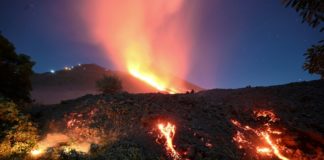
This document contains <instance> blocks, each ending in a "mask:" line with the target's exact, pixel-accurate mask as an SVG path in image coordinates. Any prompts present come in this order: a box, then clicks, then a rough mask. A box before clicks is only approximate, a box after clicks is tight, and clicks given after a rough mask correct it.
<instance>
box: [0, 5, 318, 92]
mask: <svg viewBox="0 0 324 160" xmlns="http://www.w3.org/2000/svg"><path fill="white" fill-rule="evenodd" d="M73 2H77V1H66V0H55V1H53V0H1V2H0V22H1V23H0V30H1V32H2V34H3V35H5V36H6V37H7V38H8V39H9V40H10V41H12V42H13V43H14V44H15V46H16V48H17V51H18V52H21V53H26V54H28V55H30V56H31V57H32V59H33V60H34V61H36V62H37V64H36V66H35V67H34V70H35V71H36V72H45V71H49V70H50V69H60V68H63V67H64V66H65V65H76V64H78V63H97V64H100V65H102V66H104V67H107V68H113V66H111V65H110V62H109V59H107V57H106V56H105V53H104V52H103V51H102V50H100V49H99V47H98V46H95V45H93V44H89V43H87V40H86V39H85V36H84V35H83V34H84V33H85V32H86V31H85V30H84V26H81V25H80V24H82V23H80V17H79V16H78V14H77V13H76V11H75V10H73V9H72V8H76V7H75V6H77V3H75V4H73ZM198 2H199V3H200V4H199V5H198V6H197V9H198V10H199V12H197V14H198V15H197V17H198V21H197V26H196V28H195V30H196V32H195V36H194V37H195V40H194V46H193V53H194V54H193V56H194V58H193V61H192V68H191V70H190V74H189V77H188V80H189V81H191V82H194V83H196V84H198V85H201V86H203V87H206V88H237V87H244V86H247V85H252V86H256V85H258V86H260V85H262V86H265V85H273V84H282V83H288V82H295V81H300V80H312V79H318V78H319V77H318V76H314V75H309V74H308V73H307V72H305V71H303V70H302V64H303V61H304V57H303V53H304V52H305V51H306V49H307V48H308V47H310V46H311V45H312V44H315V43H317V42H318V41H319V40H321V39H323V38H324V37H323V33H320V32H319V31H318V30H314V29H312V28H310V27H309V26H308V25H307V24H301V18H300V17H299V16H298V14H297V13H296V12H295V11H294V10H293V9H291V8H285V7H284V6H283V5H282V4H281V1H280V0H262V1H260V0H244V1H243V0H201V1H198ZM71 5H74V7H71Z"/></svg>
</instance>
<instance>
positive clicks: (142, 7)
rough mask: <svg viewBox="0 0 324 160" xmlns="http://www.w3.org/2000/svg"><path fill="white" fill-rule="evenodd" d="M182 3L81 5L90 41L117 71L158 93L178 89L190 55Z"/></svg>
mask: <svg viewBox="0 0 324 160" xmlns="http://www.w3.org/2000/svg"><path fill="white" fill-rule="evenodd" d="M188 3H189V2H188V1H185V0H171V1H166V0H154V1H152V0H136V1H134V0H122V1H121V0H96V1H84V2H82V3H81V7H80V8H81V10H80V12H81V15H82V17H83V20H84V22H85V25H86V27H87V30H88V31H89V38H90V40H91V42H92V43H96V44H97V45H99V46H101V47H102V49H103V50H104V51H106V53H107V55H108V57H109V60H110V61H112V62H113V63H114V65H115V67H117V69H119V70H122V71H126V72H128V73H130V74H131V75H133V76H134V77H136V78H138V79H140V80H142V81H144V82H146V83H147V84H149V85H151V86H152V87H154V88H156V90H157V91H164V92H168V93H176V92H179V91H180V90H183V91H187V90H189V89H191V88H183V86H181V84H179V83H180V82H179V80H177V79H176V78H175V77H174V76H177V77H180V78H185V77H186V75H187V70H188V63H189V58H190V53H189V51H190V50H191V48H190V47H191V43H192V42H191V39H192V38H191V35H192V34H191V32H192V31H191V27H192V26H193V25H192V24H193V23H192V22H191V21H192V19H193V18H188V16H190V15H191V12H192V11H191V7H188Z"/></svg>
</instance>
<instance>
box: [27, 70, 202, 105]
mask: <svg viewBox="0 0 324 160" xmlns="http://www.w3.org/2000/svg"><path fill="white" fill-rule="evenodd" d="M103 75H108V76H109V75H116V76H118V77H119V79H120V80H121V81H122V85H123V89H124V91H127V92H129V93H154V92H157V90H156V89H155V88H152V87H151V86H149V85H148V84H146V83H145V82H143V81H140V80H138V79H136V78H134V77H133V76H131V75H130V74H127V73H123V72H118V71H112V70H106V69H105V68H103V67H100V66H98V65H96V64H82V65H80V66H75V67H73V68H71V70H59V71H56V72H55V73H54V74H52V73H50V72H47V73H38V74H35V75H33V77H32V86H33V91H32V98H33V99H35V101H36V102H38V103H42V104H55V103H59V102H60V101H62V100H67V99H73V98H77V97H80V96H84V95H86V94H97V93H98V92H97V89H96V86H95V84H96V81H97V80H99V79H101V78H102V77H103ZM180 82H181V83H183V85H184V86H185V88H188V89H189V90H191V89H194V90H196V91H199V90H202V88H200V87H198V86H197V85H194V84H192V83H189V82H187V81H184V80H180Z"/></svg>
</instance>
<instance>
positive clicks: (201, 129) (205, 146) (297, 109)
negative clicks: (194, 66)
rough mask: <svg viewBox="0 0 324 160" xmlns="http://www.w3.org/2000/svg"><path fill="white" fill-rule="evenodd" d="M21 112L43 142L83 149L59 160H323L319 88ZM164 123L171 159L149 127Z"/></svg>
mask: <svg viewBox="0 0 324 160" xmlns="http://www.w3.org/2000/svg"><path fill="white" fill-rule="evenodd" d="M27 111H28V112H29V113H30V114H31V115H32V118H33V121H34V122H36V123H38V125H39V130H40V131H41V135H42V138H43V139H46V136H48V135H50V134H61V135H65V136H67V137H69V138H70V139H71V141H73V142H74V143H75V144H77V145H79V146H81V145H85V146H88V149H89V151H87V152H86V153H83V152H75V153H74V152H69V154H60V156H59V157H60V159H64V158H66V159H213V160H214V159H285V158H286V159H324V158H323V157H324V154H323V150H324V116H323V115H324V82H323V81H310V82H298V83H291V84H286V85H279V86H270V87H254V88H250V87H248V88H242V89H214V90H207V91H201V92H198V93H193V94H175V95H168V94H158V93H156V94H129V93H119V94H111V95H86V96H83V97H81V98H78V99H74V100H68V101H63V102H62V103H60V104H56V105H47V106H34V107H32V108H29V109H27ZM259 111H267V112H263V113H265V114H263V115H261V116H260V115H257V114H258V113H259ZM260 113H261V112H260ZM274 117H275V118H274ZM168 122H169V123H171V124H173V125H175V134H174V139H173V144H174V149H175V150H176V152H177V153H178V154H179V156H175V155H174V154H172V153H171V152H170V150H168V148H167V147H166V145H165V140H166V138H165V137H162V136H161V133H160V131H159V129H158V127H157V125H158V124H166V123H168ZM240 125H241V126H240ZM247 125H248V126H249V127H246V126H247ZM243 126H244V127H243ZM240 127H241V128H240ZM270 127H271V130H272V131H270V129H269V128H270ZM265 129H268V130H265ZM266 135H270V136H271V140H272V143H274V144H275V145H274V146H270V145H269V144H270V143H268V142H267V140H266ZM235 136H242V137H241V138H242V139H241V141H239V140H240V139H238V137H235ZM57 146H58V145H56V146H52V147H54V148H55V147H57ZM260 146H261V147H262V146H264V147H265V148H263V150H262V149H260V148H258V147H260ZM89 147H90V148H89ZM72 148H73V147H72ZM258 149H260V152H259V150H258ZM276 149H278V150H279V151H278V152H277V153H276V152H275V150H276ZM52 152H53V150H50V151H47V153H46V154H45V155H43V156H41V157H42V158H43V159H46V157H47V158H48V157H49V156H53V153H52ZM262 152H264V153H262Z"/></svg>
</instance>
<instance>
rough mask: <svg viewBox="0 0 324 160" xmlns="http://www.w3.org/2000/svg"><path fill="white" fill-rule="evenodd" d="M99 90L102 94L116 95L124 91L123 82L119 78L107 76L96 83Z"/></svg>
mask: <svg viewBox="0 0 324 160" xmlns="http://www.w3.org/2000/svg"><path fill="white" fill-rule="evenodd" d="M96 86H97V88H98V90H99V91H100V92H102V93H116V92H120V91H122V89H123V87H122V82H121V80H120V79H119V78H118V77H117V76H106V75H104V76H103V78H102V79H100V80H98V81H97V82H96Z"/></svg>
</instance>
